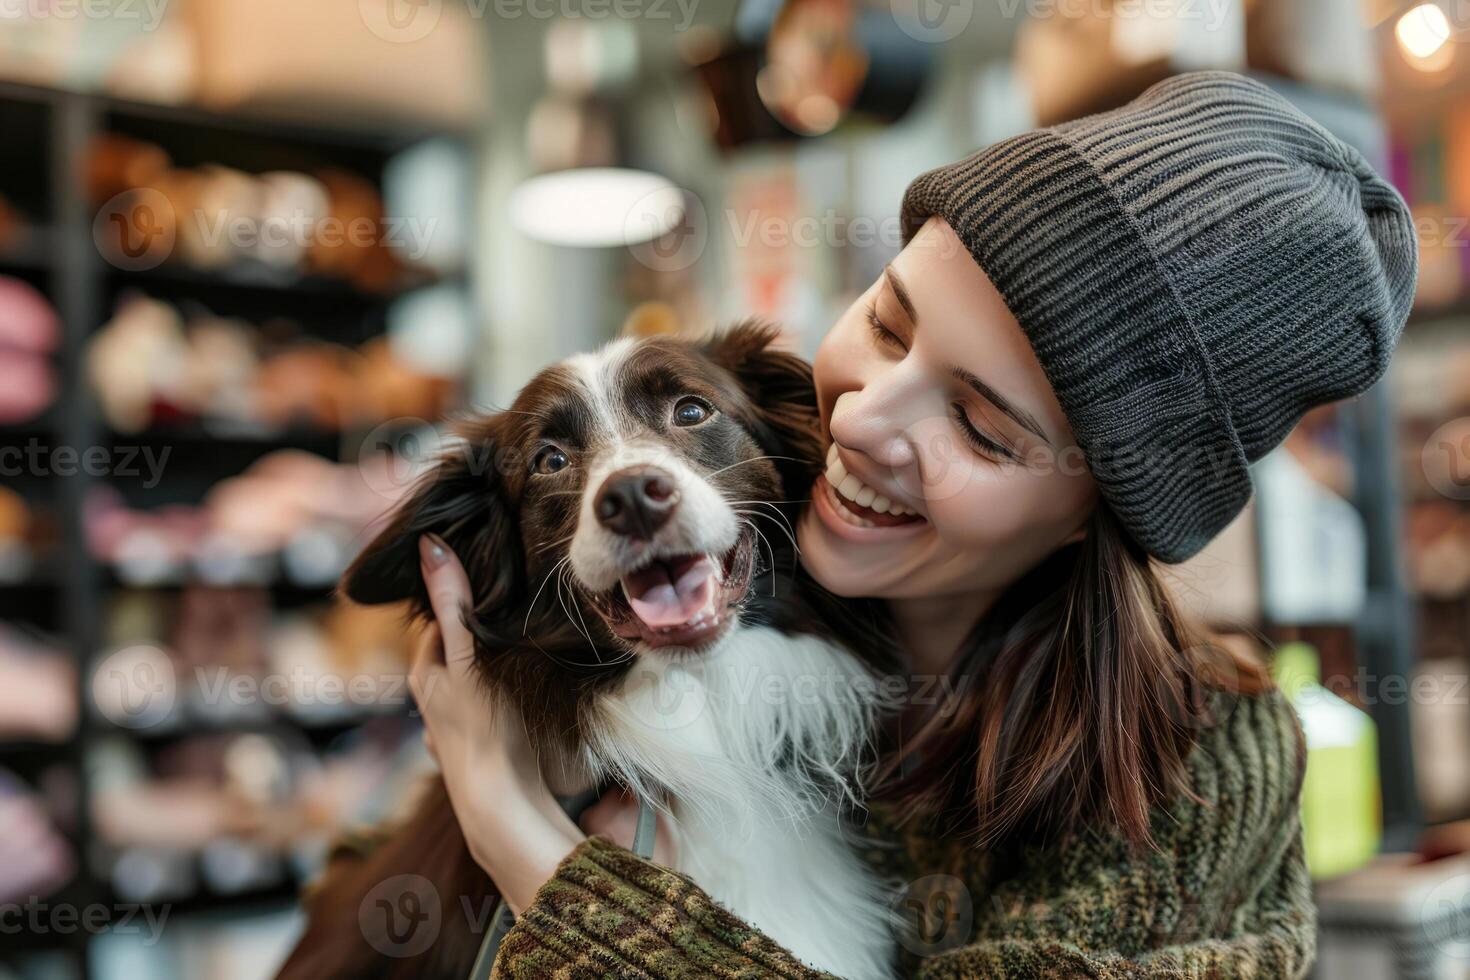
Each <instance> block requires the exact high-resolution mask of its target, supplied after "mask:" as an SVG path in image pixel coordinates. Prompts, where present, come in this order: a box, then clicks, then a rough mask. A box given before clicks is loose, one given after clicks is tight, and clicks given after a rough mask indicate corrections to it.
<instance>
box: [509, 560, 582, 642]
mask: <svg viewBox="0 0 1470 980" xmlns="http://www.w3.org/2000/svg"><path fill="white" fill-rule="evenodd" d="M571 560H572V556H571V555H567V556H566V557H565V558H563V559H561V560H560V561H558V562H557V563H556V564H555V565H552V566H551V571H549V572H547V573H546V577H545V578H543V579H542V580H541V585H540V587H538V588H537V589H536V594H535V595H533V596H532V597H531V604H530V605H529V606H527V607H526V621H525V622H524V623H522V624H521V635H522V636H526V635H528V634H529V633H530V631H531V613H533V612H534V611H535V609H536V600H537V599H540V598H541V592H542V590H544V589H545V588H546V583H547V582H549V581H551V576H553V575H555V574H557V572H558V571H559V570H560V569H561V567H562V566H563V565H565V564H566V563H567V562H569V561H571ZM559 588H560V587H558V589H559Z"/></svg>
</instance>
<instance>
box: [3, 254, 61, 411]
mask: <svg viewBox="0 0 1470 980" xmlns="http://www.w3.org/2000/svg"><path fill="white" fill-rule="evenodd" d="M59 334H60V328H59V327H58V326H57V322H56V312H55V310H53V309H52V308H51V304H50V303H48V302H47V301H46V297H45V296H43V295H41V294H40V293H39V292H37V291H36V289H35V288H34V287H32V286H31V285H30V284H28V283H26V282H24V281H22V280H20V279H15V278H12V277H10V276H0V425H3V424H13V423H16V422H24V421H26V420H27V419H31V418H34V417H35V416H37V415H39V414H40V413H41V412H42V411H44V410H45V409H46V407H47V406H48V405H50V404H51V402H52V400H53V399H55V397H56V372H55V369H54V367H53V366H52V355H53V353H54V352H55V350H56V347H57V344H58V343H59V342H60V337H59Z"/></svg>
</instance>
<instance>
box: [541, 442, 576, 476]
mask: <svg viewBox="0 0 1470 980" xmlns="http://www.w3.org/2000/svg"><path fill="white" fill-rule="evenodd" d="M571 465H572V461H571V459H569V458H568V457H567V454H566V453H564V452H562V451H561V450H560V449H558V448H557V447H555V446H547V447H546V448H545V449H543V450H541V451H540V452H539V453H537V454H536V472H537V473H556V472H558V471H560V470H564V469H566V468H567V467H568V466H571Z"/></svg>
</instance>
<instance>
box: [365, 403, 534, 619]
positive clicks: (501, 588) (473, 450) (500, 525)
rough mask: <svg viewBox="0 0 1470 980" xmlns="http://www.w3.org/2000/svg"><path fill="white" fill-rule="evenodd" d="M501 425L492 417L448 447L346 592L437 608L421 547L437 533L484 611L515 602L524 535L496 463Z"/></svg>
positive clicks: (420, 611)
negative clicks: (421, 542)
mask: <svg viewBox="0 0 1470 980" xmlns="http://www.w3.org/2000/svg"><path fill="white" fill-rule="evenodd" d="M493 429H494V424H493V420H491V422H490V423H489V424H487V425H486V426H485V427H484V428H483V429H481V431H480V433H479V434H478V437H472V438H470V439H467V440H466V441H465V442H463V443H461V444H459V445H456V446H454V447H453V448H451V449H449V450H447V451H446V452H445V454H444V455H443V456H442V457H441V459H440V461H439V463H438V465H437V466H435V467H434V469H433V470H432V471H430V472H429V473H428V474H427V476H425V477H424V479H423V480H422V481H421V482H420V483H419V485H418V486H416V487H415V488H414V489H413V491H412V492H411V493H410V494H409V495H408V497H407V498H406V499H405V500H404V501H403V503H402V504H400V505H399V507H398V510H397V511H396V512H395V513H394V514H393V517H392V519H391V520H390V521H389V523H388V526H387V527H386V528H384V529H383V530H382V531H381V532H380V533H379V534H378V536H377V537H376V538H374V539H373V541H372V542H371V543H370V544H369V545H368V546H367V547H366V548H364V549H363V550H362V553H361V554H359V555H358V556H357V559H356V560H355V561H353V563H352V565H351V566H350V567H349V568H348V569H347V571H346V572H345V573H344V574H343V576H342V582H341V584H340V586H339V591H341V592H342V593H343V594H345V595H346V596H347V597H348V598H349V599H351V600H352V601H353V602H360V603H363V604H366V605H377V604H380V603H385V602H400V601H402V600H404V599H408V600H412V602H413V611H414V614H415V615H423V616H426V615H429V614H431V612H432V609H431V607H430V605H429V595H428V592H427V591H426V590H425V588H424V579H423V575H422V574H421V573H420V571H419V550H418V548H419V538H420V537H422V536H423V535H425V534H429V533H433V534H437V535H438V536H439V537H440V538H442V539H444V542H445V543H446V544H448V545H449V547H450V548H451V549H452V550H453V551H454V553H455V554H456V555H457V556H458V557H459V560H460V562H461V563H462V564H463V565H464V567H465V571H466V572H467V573H468V574H469V579H470V586H471V588H473V589H474V594H475V608H476V609H477V610H483V609H487V608H494V607H496V606H499V605H502V604H504V603H507V602H509V601H511V599H512V598H513V597H514V596H515V595H516V594H517V590H518V589H520V587H521V581H520V580H521V578H522V577H523V576H522V573H521V564H522V558H521V547H520V540H519V538H520V535H519V534H518V533H517V531H516V528H515V524H514V521H513V520H512V518H511V514H510V509H509V507H508V506H507V503H506V500H505V497H504V492H503V488H502V483H501V475H500V474H499V473H498V472H496V469H495V466H496V454H495V451H494V449H495V443H494V440H493V439H491V438H489V433H490V432H492V431H493Z"/></svg>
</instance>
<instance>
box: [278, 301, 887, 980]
mask: <svg viewBox="0 0 1470 980" xmlns="http://www.w3.org/2000/svg"><path fill="white" fill-rule="evenodd" d="M773 337H774V331H773V330H771V329H770V328H768V327H764V326H760V325H757V324H742V325H740V326H737V327H735V328H733V329H732V330H730V331H728V332H726V333H724V334H722V335H720V336H717V337H715V338H714V339H712V340H709V341H705V342H702V343H695V342H687V341H679V340H672V339H654V340H642V341H633V340H620V341H616V342H614V343H612V344H610V345H609V346H607V347H606V348H604V349H603V350H601V351H599V352H597V353H595V354H586V355H579V356H577V357H573V358H571V359H570V360H567V361H565V362H563V363H561V364H558V365H556V366H553V367H551V368H548V369H547V370H545V371H543V372H542V373H541V374H540V375H538V376H537V377H536V378H535V379H534V380H533V381H531V383H530V384H528V385H527V386H526V387H525V388H524V389H523V390H522V391H521V393H520V394H519V395H518V396H517V398H516V400H515V403H514V404H513V405H512V406H511V408H510V409H509V410H507V411H505V412H502V413H499V414H496V415H492V416H489V417H483V418H480V419H478V420H476V421H474V422H472V423H471V424H469V425H467V426H466V427H464V428H463V430H462V436H463V442H462V444H460V445H459V446H458V447H456V449H455V450H453V451H451V452H449V453H448V454H446V456H445V457H444V459H443V461H442V462H441V463H440V465H439V466H438V469H437V471H436V472H434V473H433V474H432V475H431V478H430V479H429V480H428V481H427V482H426V483H425V484H423V485H422V486H421V487H420V488H418V489H417V491H416V492H415V493H414V494H413V495H412V497H411V498H410V499H409V500H408V501H407V502H406V503H405V504H404V505H403V506H402V508H401V509H400V511H399V512H398V513H397V515H396V516H395V518H394V520H393V521H392V523H391V525H390V526H389V527H388V528H387V529H386V530H385V531H383V532H382V534H381V535H380V536H379V537H378V538H377V539H376V540H375V541H374V542H373V543H372V544H371V545H369V546H368V548H367V549H366V550H365V551H364V553H363V554H362V555H361V556H360V557H359V558H358V560H357V562H356V563H355V564H354V565H353V567H352V568H351V569H350V570H349V571H348V573H347V576H346V578H345V581H344V589H345V592H346V594H347V595H348V596H350V597H351V598H352V599H354V600H356V601H358V602H366V603H381V602H390V601H398V600H402V599H410V600H412V602H413V604H414V608H415V611H416V612H417V613H418V614H419V615H426V614H427V613H428V611H429V604H428V597H427V595H426V594H425V591H424V586H423V582H422V580H421V577H420V573H419V565H418V558H417V550H416V549H417V541H418V538H419V536H420V535H422V534H424V533H426V532H431V531H432V532H434V533H436V534H438V535H440V536H441V537H442V538H444V539H445V540H446V541H447V542H448V544H449V545H450V546H451V547H452V548H453V549H454V551H455V553H456V554H457V555H458V556H459V557H460V559H461V561H463V562H464V564H465V568H466V570H467V572H468V573H469V579H470V582H471V583H472V585H473V588H474V591H475V603H474V608H473V609H472V610H468V611H467V622H468V624H469V626H470V628H471V630H472V631H473V632H474V634H475V637H476V640H477V657H478V662H479V667H480V668H481V673H482V675H483V678H484V681H485V686H486V689H487V691H488V692H489V693H490V695H491V697H493V698H495V699H496V700H497V702H498V703H499V704H500V706H501V707H502V709H504V708H507V707H508V708H513V709H514V710H518V711H520V712H521V713H522V715H523V716H524V719H525V721H526V724H527V729H528V731H529V733H530V736H531V738H532V740H533V742H534V746H535V749H536V751H537V754H538V757H539V758H540V759H542V760H543V762H542V767H543V771H544V773H545V775H546V777H547V779H548V782H549V783H550V784H551V785H552V787H553V788H554V789H557V790H559V791H571V790H574V789H577V788H581V787H586V786H588V785H596V784H599V783H603V782H616V783H621V784H622V785H624V786H626V787H628V788H630V789H632V790H634V791H635V792H636V793H638V794H639V795H640V796H642V797H643V798H645V799H648V800H651V801H654V802H655V803H657V804H658V805H660V806H662V807H664V808H666V811H667V813H668V815H669V816H670V817H671V818H672V819H671V821H670V822H671V824H672V827H673V830H674V836H675V840H676V845H677V855H678V857H677V862H678V863H677V868H678V870H680V871H683V872H685V873H687V874H689V875H690V876H691V877H692V878H693V879H694V881H696V882H697V883H698V884H700V885H701V886H702V887H704V888H705V889H706V890H707V891H708V892H709V893H710V894H711V895H712V896H713V897H715V898H716V899H717V900H719V901H720V902H722V903H723V904H725V905H727V906H728V907H729V908H730V909H731V910H733V911H734V912H735V913H736V914H738V915H739V916H741V917H742V918H744V919H745V920H747V921H749V922H750V923H751V924H753V925H754V926H756V927H758V928H760V929H761V930H763V931H764V932H766V933H767V934H768V935H770V936H771V937H772V938H773V939H775V940H776V941H778V942H779V943H781V944H782V945H784V946H785V947H786V948H788V949H790V950H791V951H792V952H793V953H795V954H796V955H797V956H798V957H799V958H801V959H802V960H804V961H806V962H807V963H810V964H811V965H813V966H815V967H818V968H821V969H824V970H828V971H830V972H832V973H835V974H837V975H838V976H841V977H846V978H853V980H861V978H870V977H871V978H878V977H886V976H889V975H890V973H891V961H892V938H891V937H892V933H891V931H890V929H889V926H888V913H887V911H886V909H887V903H886V900H885V895H884V894H883V892H882V889H881V888H880V887H879V884H878V883H877V882H876V881H875V880H873V879H872V878H871V877H870V876H869V874H868V873H867V871H866V870H865V868H864V866H863V864H862V862H861V861H860V859H859V858H858V856H857V855H856V854H854V853H853V852H852V850H851V849H850V848H849V846H848V844H847V843H846V841H845V840H844V835H843V829H842V822H841V818H840V810H841V807H842V805H843V802H844V801H845V800H850V799H851V798H852V791H853V788H854V779H855V777H856V776H857V774H858V771H859V768H860V766H861V764H862V762H863V759H864V756H865V751H866V748H867V746H868V744H869V742H870V739H871V737H872V734H873V729H874V725H875V715H876V712H877V707H876V706H877V696H876V685H874V684H873V683H872V677H873V674H872V672H873V671H875V670H877V669H879V668H880V667H881V666H884V665H885V664H884V663H883V662H882V658H883V654H882V653H881V651H880V650H879V649H878V647H877V645H876V643H875V640H874V635H875V631H874V630H872V629H871V628H865V624H863V623H862V622H861V621H860V619H859V618H858V617H855V616H854V615H853V613H852V611H851V609H850V608H849V607H847V606H846V605H845V604H842V603H839V601H838V600H835V599H833V598H832V597H830V596H828V595H827V594H825V593H824V592H823V591H822V590H821V589H819V588H818V587H816V586H815V585H814V584H813V583H812V582H811V581H810V580H809V579H808V578H806V577H805V575H804V574H803V573H802V571H801V570H800V568H799V566H798V564H797V562H796V560H795V551H794V549H795V539H794V526H795V520H796V516H797V512H798V509H799V506H798V504H796V503H794V502H792V498H793V497H805V496H807V495H808V494H809V491H810V488H811V486H812V482H813V479H814V478H815V477H816V475H817V473H818V472H819V471H820V467H821V461H822V456H823V446H822V443H821V436H820V429H819V425H818V420H817V412H816V405H815V395H814V392H813V388H812V382H811V375H810V368H809V367H808V366H807V365H806V363H805V362H803V361H802V360H801V359H800V358H798V357H795V356H793V355H790V354H786V353H783V352H780V351H778V350H776V349H774V348H773V347H772V346H771V341H772V339H773ZM408 872H412V873H414V874H418V875H422V876H426V877H427V878H429V880H431V881H433V882H434V883H435V886H436V888H437V889H438V891H439V893H440V894H441V896H444V897H443V901H445V902H446V903H447V902H451V899H450V898H449V897H448V896H450V895H457V896H461V897H464V896H466V895H467V900H468V901H480V900H481V899H482V898H483V897H484V896H485V895H488V894H489V888H490V887H491V886H490V885H489V883H488V882H487V881H485V880H484V875H483V874H482V873H479V872H478V869H477V868H476V867H475V866H474V864H473V862H472V861H471V860H470V858H469V855H468V851H467V849H466V847H465V845H464V843H463V839H462V837H461V835H460V834H459V831H458V828H457V825H456V824H455V823H454V818H453V814H452V812H451V811H450V808H449V803H448V798H447V795H446V793H445V792H444V790H443V788H442V785H440V786H437V787H436V788H435V790H434V791H433V792H431V793H430V794H429V797H428V798H427V799H426V800H425V801H424V803H423V804H422V806H421V808H420V811H419V814H418V816H417V817H416V818H415V819H414V821H413V822H411V824H410V825H409V826H408V827H405V828H404V829H403V830H401V831H400V832H399V833H398V834H397V835H396V837H395V838H393V839H392V840H390V841H389V842H388V844H387V845H386V846H384V847H383V848H381V849H380V850H379V853H377V854H376V855H375V856H374V857H373V858H372V859H370V860H369V861H367V862H365V863H363V864H362V865H360V866H344V867H339V868H337V869H335V870H332V871H330V872H329V875H328V877H327V880H326V883H325V884H324V885H323V886H322V887H321V888H320V889H319V890H318V891H317V892H316V894H315V896H314V897H313V898H312V899H311V900H310V903H309V909H310V912H311V922H310V923H309V925H308V931H307V934H306V936H305V938H304V939H303V940H302V942H301V944H300V945H299V946H298V948H297V950H296V952H295V953H294V954H293V956H292V959H291V961H290V962H289V963H288V964H287V968H286V969H285V970H284V971H283V973H282V975H283V976H312V977H315V978H320V977H323V976H349V975H350V976H364V975H380V976H389V975H394V976H397V975H401V976H408V975H414V976H426V975H430V976H445V977H453V978H458V977H462V976H464V975H465V972H466V971H468V969H469V967H470V965H471V963H472V961H473V959H474V956H475V951H476V949H477V947H478V944H479V938H480V937H479V936H477V935H473V934H472V932H471V930H470V929H468V928H466V927H465V926H464V924H463V923H461V924H460V926H459V928H458V930H456V929H455V928H453V927H452V926H453V924H454V921H455V920H456V919H457V918H459V917H457V916H449V915H446V916H445V929H444V931H443V933H442V934H441V936H440V938H439V940H438V942H436V943H435V944H434V947H433V948H432V949H430V950H429V951H427V952H425V953H423V954H422V955H420V956H416V957H411V958H407V959H404V960H402V961H398V962H388V961H385V960H383V959H382V958H380V957H377V956H376V955H375V954H374V952H373V950H372V949H370V948H369V947H372V946H374V945H375V944H374V943H372V941H371V937H366V938H364V937H362V936H361V935H358V936H356V937H354V935H353V933H354V931H359V932H360V930H361V929H362V928H364V926H363V925H362V924H361V923H360V922H359V917H358V915H357V910H358V904H357V901H358V898H357V896H358V893H365V892H366V891H368V890H370V889H371V888H372V886H373V885H374V884H376V883H377V882H378V881H381V880H383V879H384V877H385V876H389V875H393V874H395V873H408Z"/></svg>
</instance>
